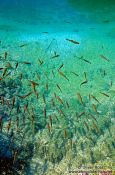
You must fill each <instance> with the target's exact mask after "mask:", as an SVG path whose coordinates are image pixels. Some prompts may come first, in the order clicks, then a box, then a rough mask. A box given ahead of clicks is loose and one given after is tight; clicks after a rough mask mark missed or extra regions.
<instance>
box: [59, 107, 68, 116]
mask: <svg viewBox="0 0 115 175" xmlns="http://www.w3.org/2000/svg"><path fill="white" fill-rule="evenodd" d="M57 110H58V112H59V113H60V115H63V116H64V117H66V115H65V114H64V112H63V111H62V109H59V108H57Z"/></svg>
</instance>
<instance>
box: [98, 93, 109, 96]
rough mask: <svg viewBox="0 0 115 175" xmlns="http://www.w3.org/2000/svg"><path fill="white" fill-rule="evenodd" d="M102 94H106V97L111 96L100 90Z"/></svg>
mask: <svg viewBox="0 0 115 175" xmlns="http://www.w3.org/2000/svg"><path fill="white" fill-rule="evenodd" d="M100 93H101V94H102V95H104V96H106V97H109V95H108V94H106V93H104V92H100Z"/></svg>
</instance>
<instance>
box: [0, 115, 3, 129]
mask: <svg viewBox="0 0 115 175" xmlns="http://www.w3.org/2000/svg"><path fill="white" fill-rule="evenodd" d="M2 128H3V121H2V116H0V132H2Z"/></svg>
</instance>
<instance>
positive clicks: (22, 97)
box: [17, 92, 32, 99]
mask: <svg viewBox="0 0 115 175" xmlns="http://www.w3.org/2000/svg"><path fill="white" fill-rule="evenodd" d="M31 94H32V92H29V93H28V94H25V95H22V96H21V95H17V97H19V98H21V99H25V98H27V97H28V96H30V95H31Z"/></svg>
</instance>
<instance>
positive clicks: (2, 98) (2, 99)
mask: <svg viewBox="0 0 115 175" xmlns="http://www.w3.org/2000/svg"><path fill="white" fill-rule="evenodd" d="M1 101H2V106H4V102H5V100H4V97H3V96H2V97H1Z"/></svg>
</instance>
